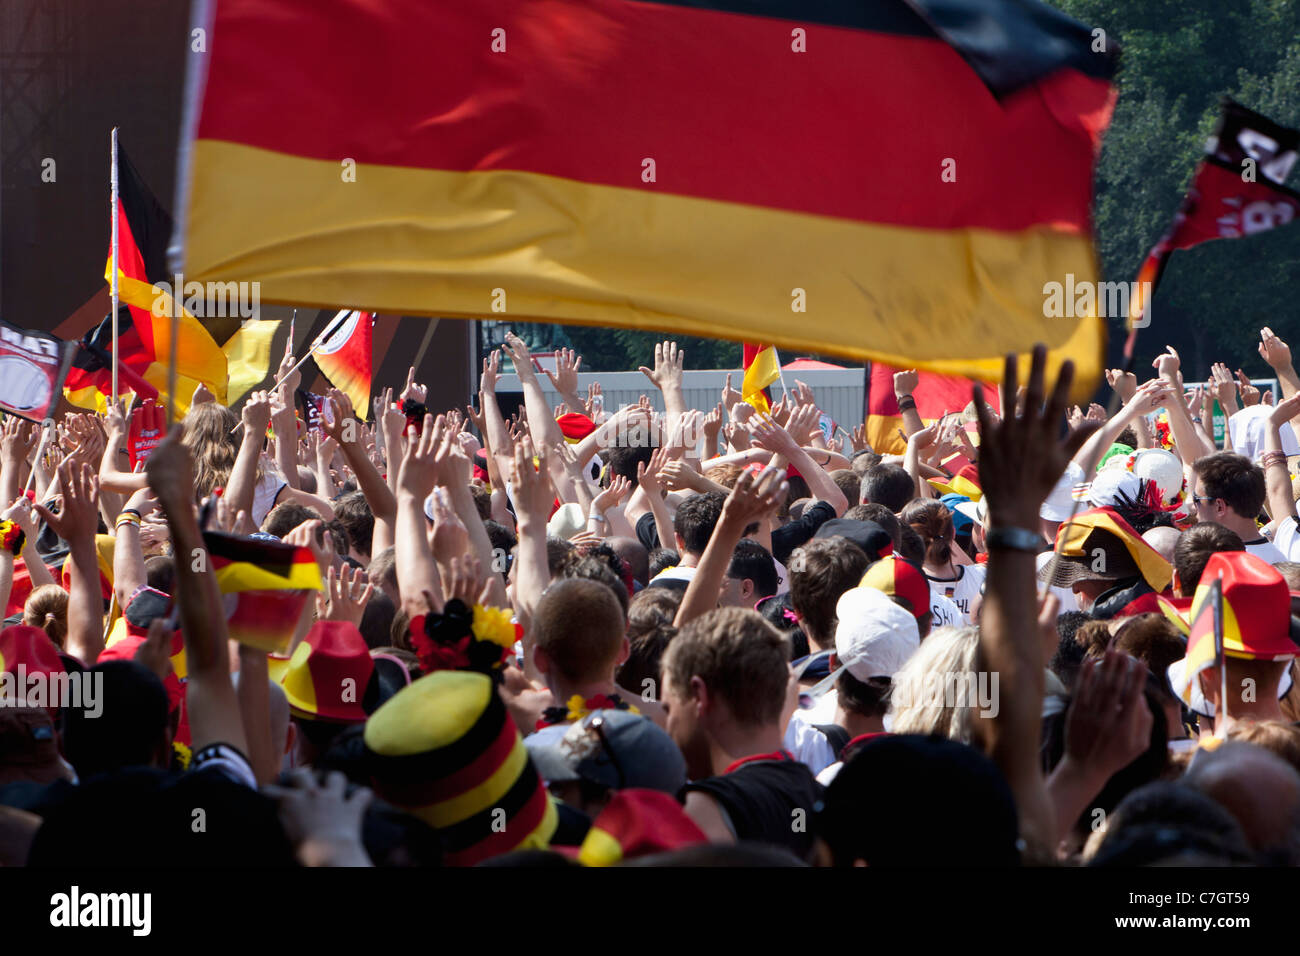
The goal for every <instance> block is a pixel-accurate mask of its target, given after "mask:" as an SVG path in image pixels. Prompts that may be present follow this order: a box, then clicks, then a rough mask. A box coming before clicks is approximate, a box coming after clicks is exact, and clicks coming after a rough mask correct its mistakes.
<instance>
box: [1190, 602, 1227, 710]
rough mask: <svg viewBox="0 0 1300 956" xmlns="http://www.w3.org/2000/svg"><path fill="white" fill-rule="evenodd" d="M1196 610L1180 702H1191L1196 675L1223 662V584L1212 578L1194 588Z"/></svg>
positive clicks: (1193, 613)
mask: <svg viewBox="0 0 1300 956" xmlns="http://www.w3.org/2000/svg"><path fill="white" fill-rule="evenodd" d="M1194 604H1195V607H1194V608H1193V611H1192V623H1191V630H1190V631H1188V634H1187V657H1186V658H1185V659H1184V664H1183V673H1184V674H1185V675H1186V677H1187V682H1188V683H1187V687H1186V688H1185V689H1184V690H1183V694H1182V697H1183V700H1184V701H1185V702H1186V703H1188V704H1190V703H1191V702H1192V696H1191V691H1192V682H1193V681H1195V679H1196V675H1197V674H1199V673H1200V672H1201V671H1203V670H1205V669H1206V668H1209V667H1214V666H1216V665H1219V664H1221V663H1222V661H1223V581H1222V579H1220V578H1215V579H1214V580H1213V581H1211V582H1210V583H1209V584H1208V585H1205V586H1202V587H1198V588H1197V589H1196V600H1195V602H1194Z"/></svg>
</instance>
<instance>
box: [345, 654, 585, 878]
mask: <svg viewBox="0 0 1300 956" xmlns="http://www.w3.org/2000/svg"><path fill="white" fill-rule="evenodd" d="M365 746H366V760H367V766H368V769H369V773H370V777H371V784H372V786H373V787H374V790H375V792H376V793H377V794H379V796H381V797H382V798H383V799H385V800H387V801H388V802H389V803H391V804H393V805H394V806H398V807H402V808H403V809H405V810H407V811H408V812H409V813H411V814H413V815H415V816H417V817H419V818H420V819H422V820H424V821H425V822H426V823H428V824H429V825H430V826H432V827H433V828H435V829H436V830H438V832H439V834H440V835H441V837H442V840H443V845H444V848H445V852H446V856H445V860H446V862H447V863H448V864H449V865H453V866H473V865H474V864H476V863H480V862H482V861H483V860H487V859H490V858H491V857H494V856H499V855H501V854H502V853H509V852H511V851H512V850H521V849H545V848H546V847H547V846H548V845H549V843H550V839H551V836H552V835H553V834H554V832H555V828H556V825H557V823H558V820H559V817H558V814H557V812H556V809H555V805H554V804H553V803H552V802H551V798H550V795H549V794H547V792H546V789H545V787H543V786H542V779H541V777H540V776H539V775H538V773H537V770H536V768H535V767H534V766H533V763H532V761H531V760H530V759H529V757H528V751H527V750H526V749H525V748H524V743H523V740H522V739H521V738H520V736H519V731H518V730H517V729H516V728H515V723H514V721H513V720H512V719H511V717H510V715H509V714H508V713H507V711H506V708H505V705H504V704H503V703H502V702H501V698H500V697H499V696H498V695H497V690H496V685H495V684H494V683H493V682H492V679H491V678H490V677H488V676H486V675H485V674H479V673H475V672H472V671H454V670H444V671H438V672H436V673H433V674H430V675H428V676H427V677H422V678H420V679H419V680H417V681H416V682H415V683H413V684H411V685H410V686H409V687H407V688H405V689H404V690H402V691H400V692H398V693H397V694H396V695H395V696H394V697H393V698H392V699H391V700H389V701H388V702H387V703H386V704H384V705H383V706H382V707H380V708H379V709H378V710H377V711H375V713H374V714H372V715H371V717H370V719H369V720H368V721H366V730H365Z"/></svg>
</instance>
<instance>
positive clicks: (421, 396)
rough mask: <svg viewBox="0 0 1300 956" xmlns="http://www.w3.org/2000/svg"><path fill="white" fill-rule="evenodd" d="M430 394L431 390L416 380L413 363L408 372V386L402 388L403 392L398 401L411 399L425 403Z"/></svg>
mask: <svg viewBox="0 0 1300 956" xmlns="http://www.w3.org/2000/svg"><path fill="white" fill-rule="evenodd" d="M428 395H429V390H428V389H427V388H425V387H424V386H423V385H421V384H420V383H419V382H417V381H416V380H415V366H414V365H412V366H411V367H410V368H409V369H408V370H407V372H406V387H405V388H403V389H402V394H401V395H399V396H397V398H398V401H401V402H405V401H407V400H410V401H412V402H418V403H419V404H421V405H423V404H424V400H425V398H427V397H428Z"/></svg>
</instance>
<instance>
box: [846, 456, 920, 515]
mask: <svg viewBox="0 0 1300 956" xmlns="http://www.w3.org/2000/svg"><path fill="white" fill-rule="evenodd" d="M860 491H861V495H860V499H859V500H860V503H861V504H864V505H865V504H878V505H884V506H885V507H886V508H888V509H889V510H890V511H892V512H893V513H894V514H898V513H899V512H900V511H902V510H903V509H904V508H905V507H906V506H907V503H908V502H909V501H911V500H912V499H913V498H914V497H915V496H916V484H915V483H914V482H913V481H912V476H911V475H909V474H908V473H907V471H906V470H905V469H903V468H901V467H899V466H898V465H885V464H879V465H876V466H875V467H874V468H869V469H867V471H866V472H865V473H864V474H863V476H862V485H861V489H860Z"/></svg>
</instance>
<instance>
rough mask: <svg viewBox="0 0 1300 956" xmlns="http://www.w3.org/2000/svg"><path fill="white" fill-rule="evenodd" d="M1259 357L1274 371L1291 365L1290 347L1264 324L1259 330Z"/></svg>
mask: <svg viewBox="0 0 1300 956" xmlns="http://www.w3.org/2000/svg"><path fill="white" fill-rule="evenodd" d="M1259 357H1260V358H1262V359H1263V360H1264V361H1265V362H1267V363H1268V367H1269V368H1271V369H1273V371H1275V372H1276V371H1279V370H1283V369H1287V368H1290V366H1291V347H1290V346H1289V345H1287V344H1286V343H1285V342H1283V341H1282V340H1281V339H1279V338H1278V337H1277V336H1276V335H1274V334H1273V330H1272V329H1270V328H1269V327H1268V326H1265V327H1264V328H1262V329H1260V330H1259Z"/></svg>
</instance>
